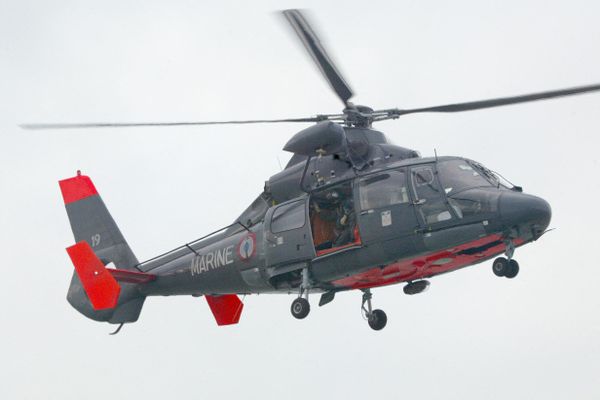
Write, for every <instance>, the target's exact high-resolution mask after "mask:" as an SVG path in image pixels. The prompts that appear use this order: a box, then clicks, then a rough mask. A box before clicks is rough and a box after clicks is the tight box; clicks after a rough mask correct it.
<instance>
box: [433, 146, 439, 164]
mask: <svg viewBox="0 0 600 400" xmlns="http://www.w3.org/2000/svg"><path fill="white" fill-rule="evenodd" d="M433 154H434V155H435V162H438V157H437V150H436V149H435V147H434V148H433Z"/></svg>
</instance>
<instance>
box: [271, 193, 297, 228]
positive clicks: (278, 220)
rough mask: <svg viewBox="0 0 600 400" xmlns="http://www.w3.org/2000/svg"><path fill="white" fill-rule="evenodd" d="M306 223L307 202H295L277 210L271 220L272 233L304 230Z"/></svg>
mask: <svg viewBox="0 0 600 400" xmlns="http://www.w3.org/2000/svg"><path fill="white" fill-rule="evenodd" d="M305 222H306V210H305V202H304V200H301V201H294V202H292V203H288V204H283V205H281V206H279V207H277V209H276V210H275V212H274V213H273V217H272V218H271V232H273V233H280V232H285V231H290V230H292V229H298V228H302V227H303V226H304V224H305Z"/></svg>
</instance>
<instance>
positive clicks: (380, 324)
mask: <svg viewBox="0 0 600 400" xmlns="http://www.w3.org/2000/svg"><path fill="white" fill-rule="evenodd" d="M386 324H387V315H385V313H384V312H383V310H373V312H372V313H371V315H370V316H369V326H370V327H371V329H373V330H375V331H380V330H382V329H383V328H385V325H386Z"/></svg>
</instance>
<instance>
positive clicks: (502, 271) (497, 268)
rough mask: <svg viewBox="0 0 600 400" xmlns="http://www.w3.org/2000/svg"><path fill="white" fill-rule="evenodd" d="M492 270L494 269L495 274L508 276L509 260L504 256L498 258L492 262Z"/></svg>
mask: <svg viewBox="0 0 600 400" xmlns="http://www.w3.org/2000/svg"><path fill="white" fill-rule="evenodd" d="M492 271H494V275H496V276H506V274H507V273H508V272H509V271H510V267H509V265H508V260H507V259H506V258H504V257H498V258H496V259H495V260H494V263H493V264H492Z"/></svg>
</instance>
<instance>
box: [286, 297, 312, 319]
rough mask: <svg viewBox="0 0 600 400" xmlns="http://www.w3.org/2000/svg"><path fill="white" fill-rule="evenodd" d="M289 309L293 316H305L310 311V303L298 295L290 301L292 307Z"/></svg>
mask: <svg viewBox="0 0 600 400" xmlns="http://www.w3.org/2000/svg"><path fill="white" fill-rule="evenodd" d="M290 310H291V311H292V315H293V316H294V318H297V319H303V318H306V316H307V315H308V313H309V312H310V303H309V302H308V300H306V299H305V298H302V297H298V298H297V299H296V300H294V301H292V307H291V308H290Z"/></svg>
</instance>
